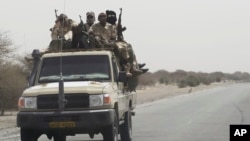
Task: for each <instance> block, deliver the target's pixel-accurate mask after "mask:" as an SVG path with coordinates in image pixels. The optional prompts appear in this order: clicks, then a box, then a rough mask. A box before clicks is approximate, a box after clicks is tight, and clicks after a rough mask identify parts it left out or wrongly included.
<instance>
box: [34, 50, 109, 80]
mask: <svg viewBox="0 0 250 141" xmlns="http://www.w3.org/2000/svg"><path fill="white" fill-rule="evenodd" d="M60 64H62V66H61V69H62V78H63V80H64V81H70V82H72V81H101V82H103V81H105V82H106V81H107V82H110V81H111V80H112V79H111V77H112V76H111V66H110V65H111V63H110V59H109V57H108V55H74V56H55V57H46V58H43V60H42V61H41V67H40V71H39V75H38V77H37V80H38V83H50V82H58V81H59V80H60V78H61V77H60Z"/></svg>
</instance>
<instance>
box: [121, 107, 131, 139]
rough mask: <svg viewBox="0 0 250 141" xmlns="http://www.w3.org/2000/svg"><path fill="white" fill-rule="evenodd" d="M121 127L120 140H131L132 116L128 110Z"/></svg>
mask: <svg viewBox="0 0 250 141" xmlns="http://www.w3.org/2000/svg"><path fill="white" fill-rule="evenodd" d="M120 127H121V141H132V117H131V112H130V110H129V111H127V112H126V113H125V121H124V123H123V124H122V125H121V126H120Z"/></svg>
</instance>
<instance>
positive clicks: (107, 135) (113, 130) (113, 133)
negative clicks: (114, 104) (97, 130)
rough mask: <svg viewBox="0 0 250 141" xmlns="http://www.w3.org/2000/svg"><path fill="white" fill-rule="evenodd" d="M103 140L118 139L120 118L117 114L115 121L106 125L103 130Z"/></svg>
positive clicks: (115, 140) (114, 140)
mask: <svg viewBox="0 0 250 141" xmlns="http://www.w3.org/2000/svg"><path fill="white" fill-rule="evenodd" d="M102 135H103V141H118V119H117V115H116V114H115V117H114V123H112V124H111V125H109V126H107V127H105V128H104V129H103V131H102Z"/></svg>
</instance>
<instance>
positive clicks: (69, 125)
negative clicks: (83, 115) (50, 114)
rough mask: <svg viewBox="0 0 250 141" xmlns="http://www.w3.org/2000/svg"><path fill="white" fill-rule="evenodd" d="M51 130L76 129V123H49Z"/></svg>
mask: <svg viewBox="0 0 250 141" xmlns="http://www.w3.org/2000/svg"><path fill="white" fill-rule="evenodd" d="M49 127H50V128H74V127H76V123H75V122H73V121H66V122H49Z"/></svg>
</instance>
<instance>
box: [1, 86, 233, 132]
mask: <svg viewBox="0 0 250 141" xmlns="http://www.w3.org/2000/svg"><path fill="white" fill-rule="evenodd" d="M230 84H232V83H229V82H227V83H213V84H210V85H200V86H198V87H193V88H190V87H187V88H181V89H180V88H178V87H177V86H176V85H157V86H154V87H146V88H145V89H143V90H137V104H143V103H148V102H152V101H155V100H158V99H162V98H167V97H173V96H178V95H183V94H189V93H193V92H197V91H203V90H207V89H211V88H215V87H219V86H225V85H230ZM16 114H17V111H10V112H6V113H5V116H0V131H1V130H3V129H4V128H11V127H16Z"/></svg>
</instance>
